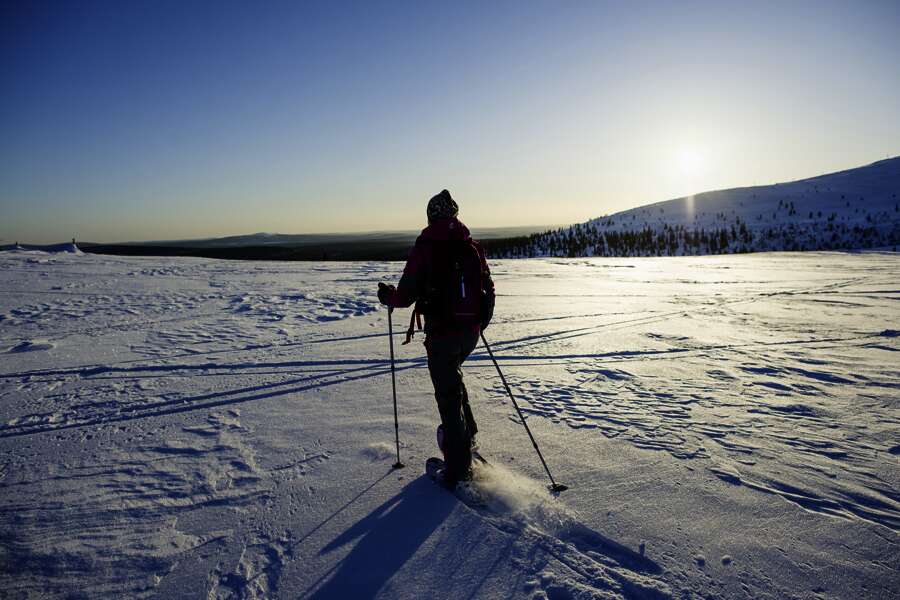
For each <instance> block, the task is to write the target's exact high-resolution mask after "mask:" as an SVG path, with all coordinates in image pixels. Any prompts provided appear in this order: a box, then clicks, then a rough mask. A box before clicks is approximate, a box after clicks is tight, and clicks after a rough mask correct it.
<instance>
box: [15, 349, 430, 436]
mask: <svg viewBox="0 0 900 600" xmlns="http://www.w3.org/2000/svg"><path fill="white" fill-rule="evenodd" d="M337 362H340V361H337ZM376 364H377V363H376ZM423 365H424V363H423V362H416V363H415V364H411V365H408V366H405V367H397V371H398V372H399V371H404V370H406V369H413V368H416V367H421V366H423ZM374 366H376V365H367V366H363V367H357V368H354V369H346V370H339V371H331V372H327V373H324V374H323V373H319V374H316V375H312V376H310V377H300V378H298V379H293V380H290V381H281V382H277V383H267V384H263V385H255V386H250V387H244V388H238V389H234V390H227V391H224V392H210V393H208V394H201V395H199V396H190V397H187V398H174V399H172V400H163V401H160V402H153V403H149V404H141V405H138V406H113V407H112V408H111V409H110V413H109V414H105V415H100V416H97V417H94V418H88V419H83V420H79V421H78V422H74V423H59V424H43V423H39V424H36V425H29V424H23V425H11V426H0V438H7V437H19V436H24V435H33V434H37V433H45V432H49V431H58V430H61V429H73V428H77V427H89V426H93V425H102V424H106V423H118V422H122V421H135V420H138V419H146V418H148V417H158V416H162V415H171V414H177V413H183V412H191V411H195V410H201V409H207V408H215V407H219V406H228V405H232V404H243V403H244V402H252V401H256V400H265V399H267V398H274V397H277V396H284V395H287V394H296V393H299V392H306V391H309V390H314V389H318V388H324V387H329V386H332V385H338V384H341V383H346V382H348V381H358V380H362V379H370V378H372V377H379V376H381V375H386V374H388V373H390V372H391V371H390V369H389V368H388V369H379V370H372V369H373V368H374ZM359 371H363V373H361V374H358V375H351V376H348V375H349V374H351V373H357V372H359ZM326 377H334V379H326V380H323V379H324V378H326ZM297 384H305V385H300V386H299V387H289V388H287V389H283V390H277V389H275V388H280V387H284V386H295V385H297ZM254 392H256V393H254ZM246 393H250V394H251V395H249V396H237V397H234V396H236V395H238V394H246Z"/></svg>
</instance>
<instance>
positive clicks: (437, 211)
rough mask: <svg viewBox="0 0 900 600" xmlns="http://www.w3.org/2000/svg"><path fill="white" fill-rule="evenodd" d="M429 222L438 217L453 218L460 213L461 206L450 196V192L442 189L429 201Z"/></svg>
mask: <svg viewBox="0 0 900 600" xmlns="http://www.w3.org/2000/svg"><path fill="white" fill-rule="evenodd" d="M426 212H427V213H428V222H429V223H430V222H431V221H436V220H438V219H451V218H453V217H455V216H456V215H458V214H459V206H457V205H456V202H454V201H453V198H451V197H450V192H448V191H447V190H441V193H440V194H438V195H437V196H433V197H432V198H431V200H429V201H428V210H427V211H426Z"/></svg>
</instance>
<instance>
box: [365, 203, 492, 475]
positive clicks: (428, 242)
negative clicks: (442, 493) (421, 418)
mask: <svg viewBox="0 0 900 600" xmlns="http://www.w3.org/2000/svg"><path fill="white" fill-rule="evenodd" d="M458 213H459V207H458V206H457V204H456V202H455V201H454V200H453V198H452V197H451V196H450V192H448V191H447V190H442V191H441V193H439V194H437V195H436V196H434V197H432V198H431V200H429V201H428V207H427V209H426V214H427V217H428V226H427V227H426V228H425V229H423V230H422V233H421V235H419V237H418V238H417V239H416V243H415V245H414V246H413V247H412V249H411V250H410V253H409V258H408V260H407V261H406V266H405V268H404V269H403V275H402V276H401V278H400V282H399V283H398V284H397V286H396V287H394V286H392V285H386V284H384V283H380V284H379V289H378V299H379V301H381V303H382V304H384V305H386V306H387V307H388V308H389V309H391V310H392V309H394V308H405V307H408V306H411V305H412V304H413V303H415V308H414V309H413V312H412V315H411V316H410V327H409V331H407V340H406V342H404V343H408V342H409V341H410V339H411V338H412V336H413V333H414V331H415V325H416V324H417V323H418V322H419V315H422V316H424V317H425V326H424V330H425V349H426V352H427V356H428V371H429V373H430V375H431V382H432V384H433V386H434V397H435V400H437V406H438V412H439V413H440V416H441V428H439V430H438V438H439V444H440V445H441V450H442V451H443V452H444V460H445V469H444V472H443V475H442V477H443V483H444V485H446V486H448V487H454V486H455V485H456V483H457V482H459V481H462V480H467V479H470V478H471V474H472V471H471V468H472V451H473V448H474V446H475V434H476V433H477V432H478V426H477V424H476V423H475V417H474V415H473V414H472V407H471V406H470V404H469V395H468V393H467V391H466V386H465V383H464V382H463V375H462V370H461V367H462V364H463V362H464V361H465V360H466V358H468V356H469V354H470V353H471V352H472V350H474V349H475V346H476V345H477V344H478V338H479V336H480V333H481V331H483V330H484V329H485V328H486V327H487V326H488V324H489V323H490V320H491V317H492V316H493V313H494V304H495V293H494V283H493V281H492V279H491V272H490V269H489V268H488V264H487V260H486V259H485V255H484V250H483V249H482V247H481V245H480V244H479V243H478V242H476V241H475V240H473V239H472V237H471V235H470V234H469V230H468V228H467V227H466V226H465V225H464V224H463V223H462V222H461V221H460V220H459V219H458V218H457V215H458ZM441 429H442V430H443V436H442V435H441ZM441 437H443V440H441V439H440V438H441Z"/></svg>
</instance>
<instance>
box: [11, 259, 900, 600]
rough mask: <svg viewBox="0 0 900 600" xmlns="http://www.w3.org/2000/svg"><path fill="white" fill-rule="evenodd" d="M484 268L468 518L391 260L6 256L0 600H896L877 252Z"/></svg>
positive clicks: (891, 326) (886, 354) (889, 367)
mask: <svg viewBox="0 0 900 600" xmlns="http://www.w3.org/2000/svg"><path fill="white" fill-rule="evenodd" d="M493 266H494V272H495V277H496V281H497V286H498V290H499V293H500V296H499V298H498V310H497V317H496V322H495V323H494V324H493V325H492V326H491V328H490V329H489V330H488V332H487V333H488V338H489V340H492V341H493V344H494V349H495V352H496V353H497V354H498V355H499V356H500V357H501V364H502V367H503V369H504V370H505V373H506V374H507V377H508V379H509V381H510V383H511V385H512V386H513V388H514V390H515V391H516V392H517V393H518V395H519V397H520V398H521V403H522V405H523V407H525V408H526V409H527V411H528V413H529V415H530V417H529V423H530V425H531V426H532V428H533V430H534V433H535V435H536V437H537V439H538V441H539V442H540V444H541V447H542V449H543V450H544V452H545V455H546V457H547V460H548V463H549V464H550V467H551V469H553V471H554V474H555V475H556V477H557V479H558V480H560V481H562V482H564V483H566V484H569V485H570V486H571V490H569V491H567V492H565V493H563V494H562V495H561V496H560V497H558V498H553V497H551V496H550V495H549V494H548V493H546V492H545V491H544V489H543V487H542V486H543V483H544V480H543V473H542V470H541V467H540V464H539V462H538V461H537V458H536V456H535V455H534V452H533V450H532V448H531V446H530V444H529V442H528V439H527V437H526V435H525V432H524V430H523V429H522V427H521V425H520V424H518V423H517V421H516V419H515V418H514V413H513V410H512V407H511V405H510V404H509V402H508V401H507V400H506V399H505V398H504V395H503V393H502V389H501V387H500V385H499V381H498V379H497V377H496V373H495V371H493V366H492V365H491V363H490V362H489V361H488V360H487V359H486V356H485V355H484V354H483V351H482V350H480V349H479V351H478V352H477V354H476V355H475V356H473V357H472V359H471V361H470V362H469V363H467V365H466V367H465V372H466V377H467V380H468V382H469V390H470V395H471V396H472V398H473V404H474V409H475V411H476V416H477V417H478V419H479V424H480V428H481V433H480V434H479V438H480V444H481V447H482V451H483V453H484V454H485V455H487V456H488V457H489V458H490V459H491V460H492V461H493V462H494V463H495V464H496V465H497V467H496V468H495V469H494V470H493V471H492V472H491V473H490V475H489V476H488V478H487V479H486V480H485V481H483V482H481V483H480V485H481V486H482V487H483V489H484V490H485V493H486V494H488V496H489V498H490V499H491V507H490V510H486V511H485V510H473V509H471V508H469V507H467V506H466V505H464V504H462V503H460V502H459V501H457V500H456V499H455V498H454V497H453V496H452V495H450V494H448V493H446V492H444V491H442V490H440V489H439V488H437V487H436V486H435V485H434V484H433V483H431V482H430V481H428V480H427V479H426V478H424V477H423V475H422V468H423V463H424V460H425V458H427V457H428V456H430V455H433V454H434V453H435V448H434V426H435V424H436V419H437V411H436V409H435V406H434V402H433V399H432V396H431V391H430V381H429V379H428V374H427V370H426V368H425V366H424V363H423V360H422V357H423V348H422V346H421V344H420V343H419V341H418V340H417V341H416V342H414V343H413V344H411V345H408V346H400V345H399V341H400V340H401V339H402V336H399V335H398V338H397V342H398V344H397V351H398V368H399V372H398V389H399V411H400V415H401V429H400V433H401V440H402V449H401V450H402V454H403V460H404V461H405V462H406V464H407V465H408V466H407V468H406V469H403V470H400V471H392V470H391V468H390V465H391V463H392V462H393V433H394V432H393V413H392V408H391V399H390V398H391V397H390V375H389V367H388V362H387V357H388V340H387V336H386V331H387V325H386V321H387V314H386V312H385V311H384V310H382V309H380V308H379V307H378V306H377V305H376V303H375V300H374V291H375V284H376V282H378V281H380V280H387V281H396V278H397V275H398V272H399V269H400V267H401V265H399V264H384V263H355V264H349V263H348V264H322V265H319V264H311V263H244V262H217V261H210V260H202V259H159V258H116V257H105V256H92V255H69V254H52V255H51V254H42V253H32V252H8V253H2V254H0V357H2V358H0V365H2V366H0V449H2V455H0V597H10V598H19V597H67V598H78V597H85V598H87V597H91V598H93V597H98V596H106V597H159V598H180V597H184V598H268V597H279V598H297V597H314V598H353V597H372V596H377V597H383V598H404V599H405V598H409V599H413V598H429V597H436V598H439V597H448V598H449V597H453V598H507V597H509V598H512V597H526V598H528V597H534V598H543V597H548V598H618V597H625V598H670V597H671V598H693V597H698V598H699V597H703V598H773V599H774V598H789V597H790V598H794V597H796V598H848V599H850V598H853V599H856V598H892V597H896V595H895V594H896V591H897V590H898V589H900V535H898V531H900V410H898V409H900V393H898V392H900V368H898V367H900V359H898V357H900V354H898V353H897V352H898V350H900V337H898V336H900V333H898V330H900V302H898V301H900V258H898V256H897V255H896V254H880V253H871V254H825V253H817V254H771V255H745V256H717V257H702V258H667V259H666V258H661V259H646V258H645V259H588V260H584V259H582V260H530V261H505V262H503V261H500V262H497V263H495V264H494V265H493ZM407 314H408V313H407V312H406V311H398V313H396V314H395V319H396V321H397V322H395V323H394V327H395V329H396V330H397V332H398V334H399V332H400V331H402V330H403V329H405V325H406V323H405V321H406V318H407ZM641 547H643V549H644V552H643V555H641V552H640V548H641Z"/></svg>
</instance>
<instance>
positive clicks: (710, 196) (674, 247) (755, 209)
mask: <svg viewBox="0 0 900 600" xmlns="http://www.w3.org/2000/svg"><path fill="white" fill-rule="evenodd" d="M898 245H900V157H896V158H891V159H887V160H882V161H879V162H876V163H872V164H871V165H867V166H864V167H859V168H855V169H849V170H846V171H840V172H838V173H830V174H827V175H820V176H818V177H811V178H809V179H801V180H799V181H792V182H789V183H778V184H774V185H765V186H755V187H746V188H734V189H729V190H719V191H713V192H704V193H702V194H696V195H694V196H687V197H684V198H677V199H674V200H667V201H664V202H657V203H655V204H648V205H645V206H640V207H638V208H633V209H630V210H626V211H622V212H619V213H615V214H613V215H609V216H604V217H599V218H596V219H592V220H590V221H587V222H586V223H581V224H578V225H573V226H571V227H566V228H562V229H556V230H552V231H546V232H543V233H539V234H532V235H527V236H518V237H514V238H510V239H506V240H498V241H495V242H489V243H488V244H487V246H488V250H489V253H490V254H491V255H492V256H494V257H534V256H673V255H696V254H721V253H735V252H765V251H774V250H789V251H796V250H836V249H845V250H849V249H864V248H881V247H888V248H892V249H893V248H894V247H896V246H898Z"/></svg>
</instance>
